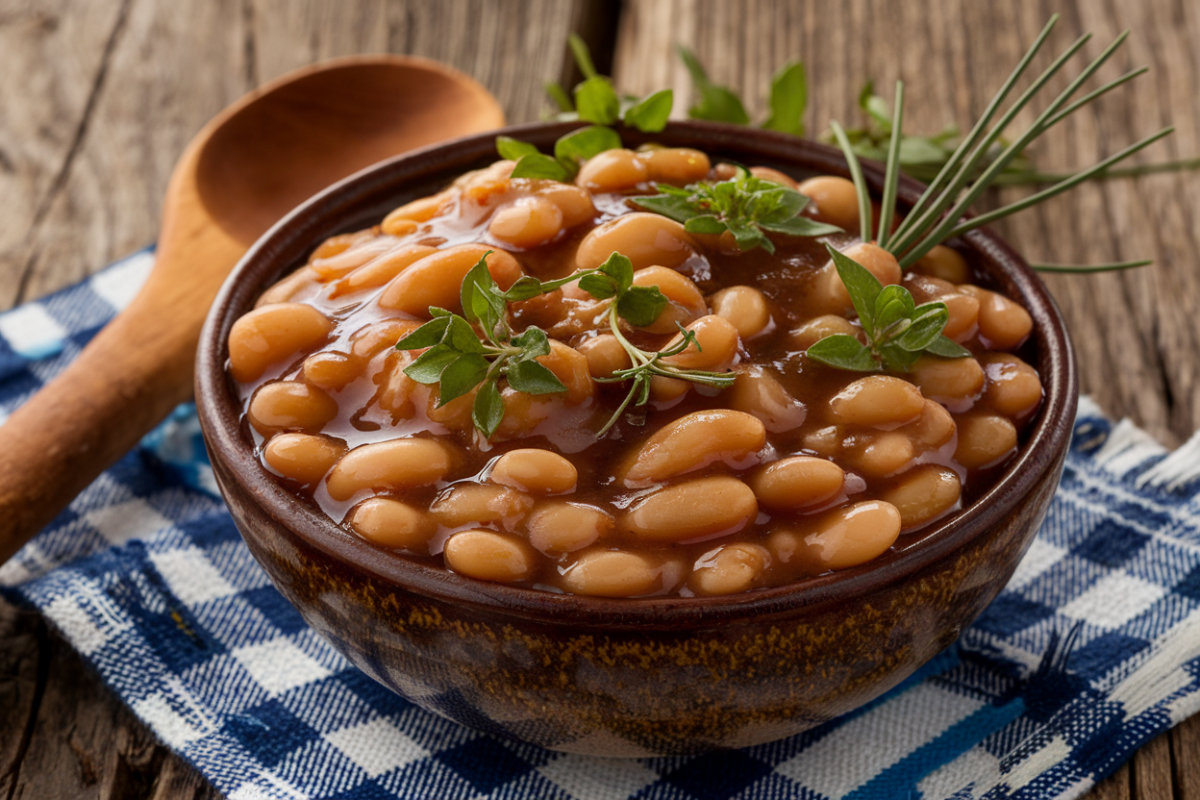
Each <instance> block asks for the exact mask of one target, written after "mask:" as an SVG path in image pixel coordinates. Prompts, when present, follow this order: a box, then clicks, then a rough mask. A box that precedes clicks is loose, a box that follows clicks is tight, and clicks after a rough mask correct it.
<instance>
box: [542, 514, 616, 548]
mask: <svg viewBox="0 0 1200 800" xmlns="http://www.w3.org/2000/svg"><path fill="white" fill-rule="evenodd" d="M612 525H613V519H612V517H611V516H610V515H608V514H607V513H605V512H604V511H601V510H600V509H598V508H596V507H595V506H588V505H583V504H582V503H567V502H564V501H551V502H549V503H543V504H542V505H539V506H538V507H537V510H535V511H534V512H533V514H532V515H531V516H530V517H529V523H528V525H527V529H528V531H529V543H530V544H532V545H533V546H534V547H536V548H537V549H538V550H540V551H541V552H543V553H545V554H547V555H559V554H562V553H573V552H575V551H576V550H582V549H583V548H585V547H588V546H589V545H592V544H595V542H596V540H597V539H599V538H600V537H601V536H603V535H604V534H606V533H608V531H609V530H611V529H612Z"/></svg>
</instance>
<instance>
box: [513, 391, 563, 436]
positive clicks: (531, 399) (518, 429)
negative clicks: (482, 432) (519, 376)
mask: <svg viewBox="0 0 1200 800" xmlns="http://www.w3.org/2000/svg"><path fill="white" fill-rule="evenodd" d="M500 398H501V399H502V400H503V401H504V419H502V420H501V421H500V427H499V428H497V429H496V436H497V437H498V438H500V439H513V438H517V437H520V436H525V435H527V434H529V433H531V432H532V431H533V430H534V429H535V428H537V426H538V425H541V424H542V423H543V422H545V421H546V420H547V419H549V418H550V415H551V414H552V413H554V411H555V410H557V409H560V408H562V407H563V401H562V395H553V394H550V395H533V394H525V392H518V391H516V390H515V389H513V388H512V387H511V386H505V387H504V388H503V389H501V390H500Z"/></svg>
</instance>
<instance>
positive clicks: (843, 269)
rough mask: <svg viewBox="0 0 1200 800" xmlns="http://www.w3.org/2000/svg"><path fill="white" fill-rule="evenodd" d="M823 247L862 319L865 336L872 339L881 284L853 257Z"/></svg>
mask: <svg viewBox="0 0 1200 800" xmlns="http://www.w3.org/2000/svg"><path fill="white" fill-rule="evenodd" d="M825 249H826V250H828V251H829V256H830V258H832V259H833V266H834V268H835V269H836V270H837V273H838V275H839V276H840V277H841V279H842V283H843V284H845V286H846V291H847V292H848V293H849V295H850V302H851V303H853V304H854V310H855V312H857V313H858V318H859V320H861V321H862V325H863V330H865V331H866V332H867V338H868V339H871V340H874V338H875V334H876V332H877V328H876V326H875V301H876V300H877V299H878V298H879V293H880V292H882V291H883V284H881V283H880V282H879V279H878V278H876V277H875V276H874V275H872V274H871V273H870V272H869V271H868V270H867V268H866V267H864V266H863V265H862V264H859V263H858V262H857V261H855V260H854V259H852V258H850V257H849V256H847V255H845V254H843V253H840V252H838V251H837V250H835V249H833V247H831V246H829V245H825Z"/></svg>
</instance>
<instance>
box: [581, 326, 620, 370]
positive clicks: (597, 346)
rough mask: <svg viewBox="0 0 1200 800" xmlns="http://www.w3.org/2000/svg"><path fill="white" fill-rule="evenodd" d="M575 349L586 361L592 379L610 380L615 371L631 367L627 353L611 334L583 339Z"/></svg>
mask: <svg viewBox="0 0 1200 800" xmlns="http://www.w3.org/2000/svg"><path fill="white" fill-rule="evenodd" d="M575 349H576V350H578V351H579V352H581V353H583V356H584V358H586V359H587V363H588V372H589V373H591V376H592V377H593V378H611V377H612V374H613V373H614V372H616V371H617V370H619V369H629V368H630V367H631V366H633V362H631V361H630V360H629V353H628V352H627V351H626V350H625V348H624V347H623V346H622V345H621V343H620V342H619V341H617V337H616V336H613V335H612V334H611V333H602V334H600V335H599V336H593V337H592V338H591V339H585V340H584V341H582V342H580V343H579V346H578V347H576V348H575Z"/></svg>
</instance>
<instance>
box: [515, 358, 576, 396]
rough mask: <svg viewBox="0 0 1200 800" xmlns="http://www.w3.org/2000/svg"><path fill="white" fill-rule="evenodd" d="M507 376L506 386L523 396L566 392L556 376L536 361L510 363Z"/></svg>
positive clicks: (565, 388) (564, 386)
mask: <svg viewBox="0 0 1200 800" xmlns="http://www.w3.org/2000/svg"><path fill="white" fill-rule="evenodd" d="M507 375H508V385H509V386H511V387H512V388H514V389H516V390H517V391H518V392H524V393H525V394H553V393H555V392H565V391H566V390H567V387H566V385H565V384H563V382H562V381H560V380H559V379H558V376H557V375H555V374H554V373H553V372H551V371H550V370H549V369H548V368H547V367H545V366H543V365H542V364H540V363H538V362H537V361H533V360H529V361H517V362H514V363H511V364H509V367H508V373H507Z"/></svg>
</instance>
